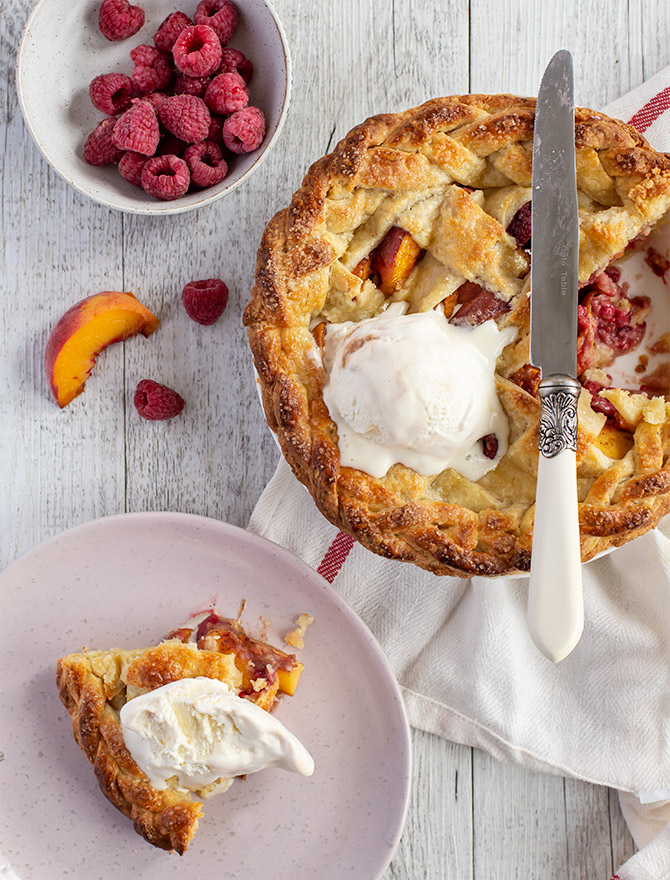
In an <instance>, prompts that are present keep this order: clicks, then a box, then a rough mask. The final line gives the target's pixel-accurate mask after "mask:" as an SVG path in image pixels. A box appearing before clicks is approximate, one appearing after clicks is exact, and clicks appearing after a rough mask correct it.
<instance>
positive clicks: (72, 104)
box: [17, 0, 291, 214]
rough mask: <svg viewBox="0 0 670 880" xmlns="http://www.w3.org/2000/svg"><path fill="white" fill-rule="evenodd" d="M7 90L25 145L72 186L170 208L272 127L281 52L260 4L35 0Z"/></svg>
mask: <svg viewBox="0 0 670 880" xmlns="http://www.w3.org/2000/svg"><path fill="white" fill-rule="evenodd" d="M173 3H176V4H179V8H177V6H173V5H172V4H173ZM17 87H18V94H19V101H20V104H21V109H22V111H23V116H24V119H25V121H26V124H27V126H28V129H29V131H30V133H31V135H32V137H33V139H34V140H35V143H36V144H37V146H38V148H39V149H40V150H41V152H42V153H43V155H44V156H45V158H46V159H47V161H48V162H49V164H50V165H51V166H52V167H53V168H54V169H55V170H56V171H57V172H58V174H60V175H61V177H63V178H64V179H65V180H66V181H67V182H68V183H70V184H71V185H72V186H73V187H74V188H75V189H77V190H78V191H79V192H81V193H83V194H84V195H86V196H89V197H90V198H92V199H94V200H95V201H97V202H100V203H101V204H103V205H107V206H108V207H110V208H116V209H118V210H121V211H128V212H131V213H136V214H176V213H181V212H183V211H188V210H192V209H194V208H197V207H201V206H202V205H205V204H209V203H210V202H213V201H215V200H216V199H219V198H221V197H222V196H224V195H226V194H227V193H229V192H231V191H232V190H233V189H235V188H236V187H237V186H239V185H240V184H241V183H242V182H243V181H244V180H246V179H247V178H248V177H249V176H250V175H251V174H252V173H253V172H254V171H255V170H256V169H257V168H258V167H259V166H260V164H261V163H262V161H263V160H264V158H265V157H266V156H267V154H268V152H269V150H270V148H271V146H272V145H273V143H274V142H275V141H276V140H277V138H278V136H279V133H280V131H281V128H282V126H283V123H284V119H285V116H286V112H287V109H288V103H289V97H290V89H291V61H290V55H289V50H288V45H287V42H286V36H285V34H284V30H283V28H282V25H281V22H280V21H279V19H278V18H277V15H276V13H275V11H274V9H273V8H272V5H271V4H270V3H269V2H266V0H172V2H171V3H170V4H167V3H165V2H164V0H138V5H133V4H132V3H131V2H130V0H69V3H67V4H66V6H65V7H64V6H63V3H62V0H40V2H39V3H38V4H37V6H36V7H35V9H34V10H33V12H32V14H31V16H30V18H29V19H28V23H27V24H26V28H25V31H24V35H23V39H22V41H21V46H20V49H19V55H18V64H17Z"/></svg>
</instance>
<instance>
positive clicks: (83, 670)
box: [57, 616, 297, 855]
mask: <svg viewBox="0 0 670 880" xmlns="http://www.w3.org/2000/svg"><path fill="white" fill-rule="evenodd" d="M231 634H232V639H231V638H229V636H230V635H231ZM174 635H175V637H174V638H171V639H169V640H168V641H165V642H162V643H161V644H160V645H158V646H156V647H151V648H144V649H142V648H141V649H137V650H121V649H114V650H111V651H87V650H84V651H83V652H81V653H79V654H69V655H68V656H67V657H62V658H61V659H60V660H59V661H58V665H57V686H58V693H59V696H60V698H61V701H62V703H63V705H64V706H65V708H66V709H67V711H68V713H69V714H70V717H71V719H72V732H73V734H74V738H75V740H76V741H77V744H78V745H79V747H80V748H81V750H82V751H83V753H84V754H85V755H86V757H87V758H88V760H89V761H90V763H91V764H92V765H93V768H94V771H95V776H96V779H97V780H98V785H99V786H100V789H101V790H102V792H103V793H104V794H105V796H106V797H107V798H108V799H109V800H110V801H111V803H112V804H114V806H115V807H116V808H117V809H118V810H120V811H121V812H122V813H124V814H125V815H126V816H128V817H129V818H130V819H131V820H132V822H133V825H134V827H135V830H136V831H137V833H138V834H140V835H141V836H142V837H143V838H144V839H145V840H146V841H148V842H149V843H151V844H153V845H154V846H157V847H159V848H160V849H165V850H175V851H176V852H178V853H179V855H183V854H184V852H185V851H186V848H187V847H188V845H189V843H190V841H191V839H192V838H193V835H194V834H195V832H196V830H197V827H198V822H199V820H200V817H201V815H202V804H201V803H200V802H198V801H194V800H192V799H191V796H190V794H189V793H188V792H184V791H180V790H178V789H172V788H166V789H165V790H160V791H159V790H157V789H155V788H154V787H153V786H152V785H151V784H150V782H149V780H148V779H147V777H146V776H145V774H144V773H143V772H142V771H141V770H140V768H139V767H138V766H137V764H136V763H135V761H134V760H133V759H132V757H131V755H130V752H129V751H128V749H127V748H126V746H125V744H124V741H123V733H122V729H121V724H120V720H119V713H120V710H121V707H122V706H123V705H124V704H125V703H126V702H127V700H129V699H132V697H135V696H138V695H139V694H141V693H145V692H147V691H151V690H154V689H155V688H157V687H161V686H162V685H165V684H169V683H170V682H172V681H179V680H180V679H183V678H196V677H198V676H203V677H205V678H214V679H217V680H219V681H223V682H226V684H228V685H229V686H230V687H231V688H234V689H235V690H236V691H238V692H239V693H241V694H242V693H244V694H245V695H246V697H247V699H250V700H251V701H252V702H254V703H257V704H258V705H259V706H261V708H263V709H265V710H267V711H271V710H272V708H273V707H274V704H275V698H276V695H277V689H278V682H277V676H276V674H273V672H272V666H271V665H267V664H272V663H274V665H275V667H276V666H277V665H278V664H282V663H283V664H284V666H288V667H289V668H293V667H295V666H296V665H297V664H296V661H295V657H294V656H293V655H287V654H283V653H282V652H280V651H277V650H276V649H274V648H272V647H271V646H269V645H265V644H264V643H262V642H258V641H256V640H254V639H250V638H249V637H248V636H247V635H246V633H245V632H244V630H243V628H242V627H241V625H240V624H239V622H238V621H232V620H228V619H226V618H219V617H218V616H216V620H213V621H212V623H211V625H210V626H208V627H207V631H206V632H205V633H204V634H203V636H202V638H199V639H198V645H196V644H193V643H185V641H182V639H183V640H187V639H188V638H189V636H190V635H191V630H190V629H185V628H182V629H179V630H176V631H175V634H174ZM205 640H206V642H205ZM203 643H206V645H207V648H209V650H208V649H205V648H203V647H202V645H203ZM199 646H200V647H199ZM253 682H257V684H256V687H253V686H252V683H253ZM246 688H248V690H245V689H246Z"/></svg>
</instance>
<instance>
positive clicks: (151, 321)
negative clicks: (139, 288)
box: [44, 290, 160, 409]
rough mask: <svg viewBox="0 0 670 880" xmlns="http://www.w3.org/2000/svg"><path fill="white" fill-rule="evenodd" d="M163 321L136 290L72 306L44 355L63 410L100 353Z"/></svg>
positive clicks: (99, 296)
mask: <svg viewBox="0 0 670 880" xmlns="http://www.w3.org/2000/svg"><path fill="white" fill-rule="evenodd" d="M159 323H160V321H159V320H158V318H157V317H156V316H155V315H153V314H152V313H151V312H150V311H149V309H146V308H145V307H144V306H143V305H142V303H140V302H138V301H137V300H136V299H135V297H134V296H133V294H132V293H118V292H116V291H110V290H106V291H103V292H102V293H96V294H94V295H93V296H89V297H87V298H86V299H83V300H81V302H78V303H77V304H76V305H74V306H72V308H71V309H68V310H67V312H65V314H64V315H63V317H62V318H61V319H60V321H58V323H57V324H56V326H55V327H54V328H53V330H52V331H51V335H50V336H49V341H48V342H47V350H46V354H45V358H44V366H45V369H46V374H47V379H48V380H49V386H50V388H51V393H52V394H53V396H54V399H55V401H56V403H57V404H58V406H60V407H61V409H62V408H63V407H64V406H67V405H68V403H71V402H72V401H73V400H74V399H75V397H77V396H78V395H79V394H81V393H82V391H83V390H84V385H85V383H86V380H87V379H88V377H89V376H90V374H91V370H92V369H93V367H94V366H95V361H96V358H97V357H98V355H99V354H100V352H101V351H102V350H103V349H105V348H107V346H108V345H111V344H112V343H113V342H122V341H123V340H124V339H128V338H129V337H131V336H135V335H136V334H138V333H141V334H142V336H150V335H151V334H152V333H153V332H154V330H155V329H156V328H157V327H158V325H159Z"/></svg>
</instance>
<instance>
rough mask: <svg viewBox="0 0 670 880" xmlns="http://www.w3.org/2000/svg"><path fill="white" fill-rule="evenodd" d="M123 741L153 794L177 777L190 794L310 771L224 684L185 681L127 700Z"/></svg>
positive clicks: (272, 721)
mask: <svg viewBox="0 0 670 880" xmlns="http://www.w3.org/2000/svg"><path fill="white" fill-rule="evenodd" d="M120 716H121V729H122V732H123V739H124V742H125V744H126V747H127V748H128V751H129V752H130V754H131V755H132V757H133V760H134V761H135V763H136V764H137V765H138V766H139V767H140V769H141V770H142V771H143V772H144V773H145V774H146V775H147V777H148V779H149V781H150V782H151V784H152V785H153V786H154V788H157V789H163V788H166V787H167V781H168V780H169V779H171V778H173V777H174V779H175V780H176V783H177V786H178V787H179V788H181V789H186V790H188V791H202V789H205V788H207V787H208V786H211V785H212V784H213V783H217V786H216V789H217V790H224V787H222V786H221V785H220V783H221V782H222V781H223V780H226V779H231V778H232V777H235V776H241V775H243V774H245V773H256V772H258V771H259V770H263V769H265V768H267V767H279V768H281V769H283V770H292V771H294V772H295V773H300V774H302V775H303V776H311V775H312V773H313V772H314V761H313V759H312V757H311V755H310V754H309V752H308V751H307V749H306V748H305V747H304V746H303V745H302V743H301V742H300V741H299V740H298V739H297V738H296V737H295V736H294V735H293V734H292V733H291V732H290V731H289V730H288V729H287V728H286V727H284V725H283V724H282V723H281V721H279V720H278V719H276V718H275V717H274V716H273V715H270V713H269V712H266V711H265V710H264V709H261V708H260V707H259V706H257V705H256V704H255V703H251V702H250V701H249V700H245V699H243V698H242V697H239V696H238V695H237V694H236V693H235V691H233V690H231V688H229V687H228V685H227V684H226V683H225V682H222V681H217V680H215V679H210V678H201V677H198V678H184V679H181V680H180V681H174V682H171V683H170V684H166V685H163V686H162V687H159V688H156V689H155V690H152V691H149V692H148V693H145V694H142V695H141V696H138V697H135V698H134V699H132V700H129V702H127V703H126V704H125V705H124V706H123V707H122V709H121V713H120Z"/></svg>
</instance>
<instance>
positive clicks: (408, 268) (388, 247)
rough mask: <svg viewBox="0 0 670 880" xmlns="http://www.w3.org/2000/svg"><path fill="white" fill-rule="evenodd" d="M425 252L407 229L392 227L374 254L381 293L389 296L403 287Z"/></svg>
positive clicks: (372, 266) (374, 266) (374, 268)
mask: <svg viewBox="0 0 670 880" xmlns="http://www.w3.org/2000/svg"><path fill="white" fill-rule="evenodd" d="M423 252H424V251H423V248H422V247H421V246H420V245H418V244H417V243H416V242H415V241H414V239H413V238H412V236H411V235H410V234H409V232H407V230H406V229H402V228H401V227H400V226H392V227H391V228H390V229H389V231H388V232H387V233H386V235H385V236H384V238H383V239H382V241H381V243H380V244H379V245H378V246H377V247H376V248H375V250H374V251H373V252H372V260H371V269H372V271H373V272H376V273H377V274H378V275H379V289H380V290H381V292H382V293H385V294H386V295H387V296H389V295H390V294H392V293H395V291H396V290H398V288H399V287H402V285H403V284H404V283H405V281H406V280H407V279H408V278H409V276H410V273H411V272H412V269H413V268H414V267H415V266H416V264H417V263H418V262H419V259H420V257H422V256H423ZM359 267H360V263H359V265H358V266H357V267H356V269H354V272H356V270H357V269H358V268H359Z"/></svg>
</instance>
